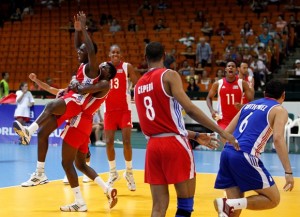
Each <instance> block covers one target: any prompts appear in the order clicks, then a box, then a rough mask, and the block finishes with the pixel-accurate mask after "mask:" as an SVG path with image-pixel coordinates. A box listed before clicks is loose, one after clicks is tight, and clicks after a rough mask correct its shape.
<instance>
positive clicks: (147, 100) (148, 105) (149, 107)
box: [144, 96, 155, 121]
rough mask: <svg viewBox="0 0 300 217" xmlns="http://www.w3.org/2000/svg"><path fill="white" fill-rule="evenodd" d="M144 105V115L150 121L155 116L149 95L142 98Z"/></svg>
mask: <svg viewBox="0 0 300 217" xmlns="http://www.w3.org/2000/svg"><path fill="white" fill-rule="evenodd" d="M144 106H145V108H146V116H147V118H148V119H149V120H150V121H153V120H154V118H155V111H154V108H153V107H152V99H151V97H150V96H146V97H145V98H144Z"/></svg>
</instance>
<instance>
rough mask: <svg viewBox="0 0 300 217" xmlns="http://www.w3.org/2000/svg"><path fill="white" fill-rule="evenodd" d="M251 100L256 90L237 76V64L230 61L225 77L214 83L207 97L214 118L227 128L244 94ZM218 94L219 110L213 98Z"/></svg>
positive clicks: (222, 126) (223, 127)
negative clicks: (215, 106) (213, 102)
mask: <svg viewBox="0 0 300 217" xmlns="http://www.w3.org/2000/svg"><path fill="white" fill-rule="evenodd" d="M243 93H245V96H246V97H247V99H248V100H249V101H252V100H253V98H254V91H253V90H252V89H250V87H249V85H248V83H247V82H246V81H243V80H242V79H239V78H238V77H237V76H236V64H235V62H231V61H229V62H228V63H227V65H226V68H225V78H223V79H220V80H218V81H216V82H214V83H213V85H212V87H211V89H210V90H209V92H208V95H207V97H206V103H207V106H208V108H209V110H210V112H211V115H212V118H213V119H215V120H216V121H217V123H218V125H219V126H220V127H221V128H222V129H225V128H226V127H227V126H228V124H229V123H230V121H231V120H232V119H233V118H234V116H235V115H236V114H237V113H238V111H239V109H240V106H239V105H240V104H241V103H242V96H243ZM216 94H218V110H217V111H216V110H214V108H213V104H212V101H213V98H214V97H215V96H216Z"/></svg>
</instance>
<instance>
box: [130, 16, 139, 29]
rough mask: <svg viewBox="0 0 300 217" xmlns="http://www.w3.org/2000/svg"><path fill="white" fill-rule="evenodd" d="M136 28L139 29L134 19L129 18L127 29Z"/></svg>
mask: <svg viewBox="0 0 300 217" xmlns="http://www.w3.org/2000/svg"><path fill="white" fill-rule="evenodd" d="M138 29H139V26H138V25H137V24H136V22H135V19H134V18H131V19H130V20H129V24H128V27H127V30H128V31H129V32H137V31H138Z"/></svg>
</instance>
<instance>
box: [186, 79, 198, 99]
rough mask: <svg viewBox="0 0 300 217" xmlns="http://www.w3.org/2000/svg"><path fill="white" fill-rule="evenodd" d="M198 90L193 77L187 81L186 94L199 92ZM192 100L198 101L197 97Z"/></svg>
mask: <svg viewBox="0 0 300 217" xmlns="http://www.w3.org/2000/svg"><path fill="white" fill-rule="evenodd" d="M199 91H200V88H199V86H198V85H197V84H196V81H195V78H194V77H193V76H191V77H190V79H189V85H188V86H187V92H199ZM193 99H198V98H197V97H194V98H193Z"/></svg>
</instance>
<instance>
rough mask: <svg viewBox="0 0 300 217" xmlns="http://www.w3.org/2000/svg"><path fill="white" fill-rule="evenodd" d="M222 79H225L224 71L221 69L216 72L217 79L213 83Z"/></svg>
mask: <svg viewBox="0 0 300 217" xmlns="http://www.w3.org/2000/svg"><path fill="white" fill-rule="evenodd" d="M222 78H224V70H223V69H220V68H219V69H218V70H217V72H216V77H215V78H214V79H213V81H212V82H216V81H218V80H220V79H222Z"/></svg>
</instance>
